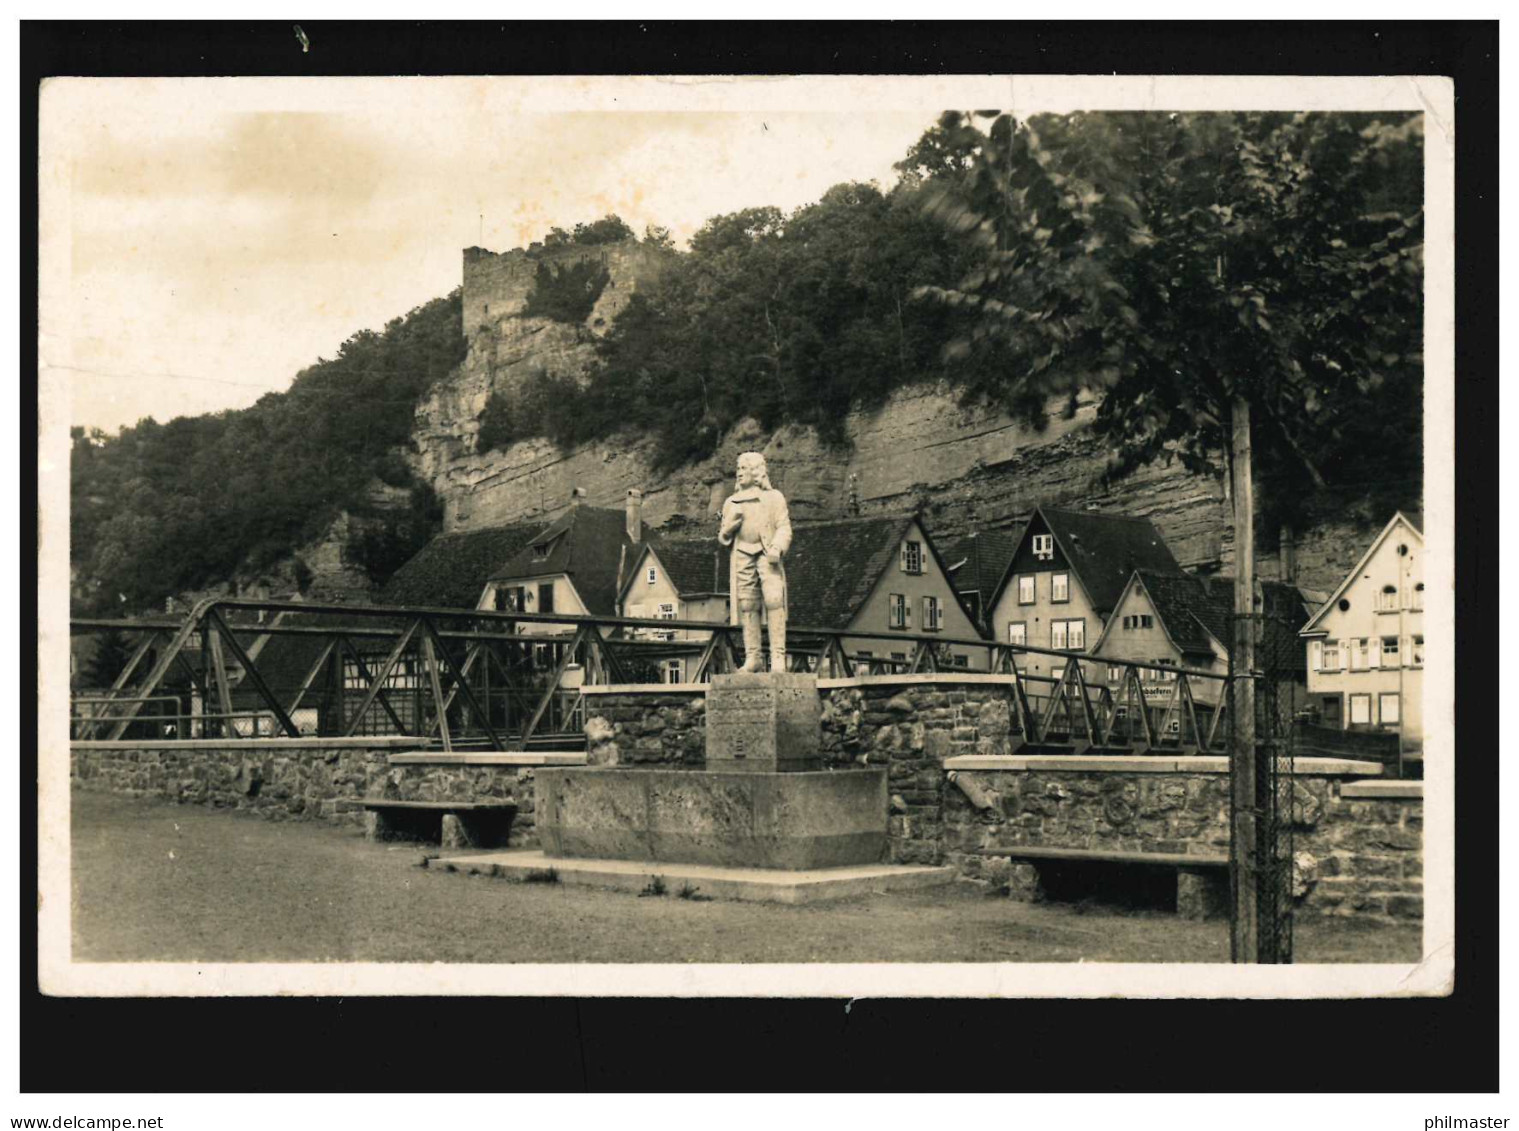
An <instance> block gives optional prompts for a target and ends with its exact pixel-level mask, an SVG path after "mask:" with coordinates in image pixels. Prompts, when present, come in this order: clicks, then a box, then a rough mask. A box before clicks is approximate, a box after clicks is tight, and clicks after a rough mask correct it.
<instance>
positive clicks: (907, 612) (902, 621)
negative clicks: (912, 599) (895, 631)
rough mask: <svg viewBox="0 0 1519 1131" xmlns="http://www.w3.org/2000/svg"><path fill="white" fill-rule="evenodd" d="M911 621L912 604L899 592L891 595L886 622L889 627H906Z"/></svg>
mask: <svg viewBox="0 0 1519 1131" xmlns="http://www.w3.org/2000/svg"><path fill="white" fill-rule="evenodd" d="M911 623H912V605H911V604H910V603H909V602H908V600H907V597H906V596H905V595H903V594H901V593H893V594H892V595H891V604H890V606H889V611H888V619H887V624H888V625H889V626H890V627H891V628H906V627H907V626H908V625H909V624H911Z"/></svg>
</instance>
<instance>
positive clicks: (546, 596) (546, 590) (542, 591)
mask: <svg viewBox="0 0 1519 1131" xmlns="http://www.w3.org/2000/svg"><path fill="white" fill-rule="evenodd" d="M538 611H539V612H540V613H551V612H553V611H554V583H553V582H552V581H545V582H544V583H543V584H542V585H540V586H538Z"/></svg>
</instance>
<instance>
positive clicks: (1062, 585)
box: [1050, 573, 1071, 601]
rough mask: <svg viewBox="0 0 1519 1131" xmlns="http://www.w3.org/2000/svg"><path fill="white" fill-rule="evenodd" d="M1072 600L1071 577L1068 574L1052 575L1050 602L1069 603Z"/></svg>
mask: <svg viewBox="0 0 1519 1131" xmlns="http://www.w3.org/2000/svg"><path fill="white" fill-rule="evenodd" d="M1070 599H1071V575H1070V574H1068V573H1052V574H1050V600H1051V601H1069V600H1070Z"/></svg>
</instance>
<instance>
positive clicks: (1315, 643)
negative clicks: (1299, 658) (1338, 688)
mask: <svg viewBox="0 0 1519 1131" xmlns="http://www.w3.org/2000/svg"><path fill="white" fill-rule="evenodd" d="M1308 670H1309V671H1311V672H1317V671H1323V670H1324V644H1323V642H1322V641H1320V640H1311V641H1309V642H1308Z"/></svg>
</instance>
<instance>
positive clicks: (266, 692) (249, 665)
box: [210, 609, 301, 738]
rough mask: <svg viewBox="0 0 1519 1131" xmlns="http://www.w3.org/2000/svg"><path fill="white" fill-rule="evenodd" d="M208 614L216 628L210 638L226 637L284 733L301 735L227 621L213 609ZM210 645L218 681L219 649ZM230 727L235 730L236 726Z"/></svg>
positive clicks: (219, 679)
mask: <svg viewBox="0 0 1519 1131" xmlns="http://www.w3.org/2000/svg"><path fill="white" fill-rule="evenodd" d="M210 615H211V618H212V619H213V620H215V622H216V627H217V629H218V631H217V633H216V635H215V636H213V637H212V640H213V641H216V640H219V639H220V638H221V637H223V636H225V637H226V638H227V647H229V648H231V649H232V654H233V655H235V656H236V657H237V662H238V663H240V664H242V666H243V671H244V673H245V674H246V678H247V679H248V681H249V682H250V683H252V684H253V689H254V690H255V691H257V692H258V694H259V698H261V699H262V700H263V701H264V702H265V703H267V704H268V705H269V710H271V711H273V712H274V717H275V718H276V719H278V720H279V724H280V726H282V727H284V728H285V733H286V734H288V735H289V736H290V737H291V738H299V737H300V736H301V732H300V729H299V728H298V727H296V725H295V723H293V722H291V720H290V716H289V715H287V714H286V713H285V708H284V707H282V706H280V701H279V700H278V699H276V698H275V697H274V692H273V691H271V690H270V689H269V685H268V684H267V683H265V682H264V677H263V675H262V674H260V672H259V670H258V665H257V664H255V663H254V662H253V658H252V657H251V656H249V655H248V653H247V650H246V649H244V648H243V646H242V645H241V644H240V643H238V640H237V637H236V636H234V635H232V630H231V629H229V628H228V627H227V622H226V621H224V620H222V617H221V614H220V613H219V612H217V611H216V610H215V609H212V610H211V611H210ZM211 647H212V656H213V657H214V658H215V661H216V664H217V681H218V683H220V681H221V678H222V675H223V671H222V662H221V651H220V649H219V648H218V647H217V645H216V644H215V643H213V644H212V646H211ZM232 729H234V730H235V729H236V728H235V727H234V728H232ZM255 733H257V728H255Z"/></svg>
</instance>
